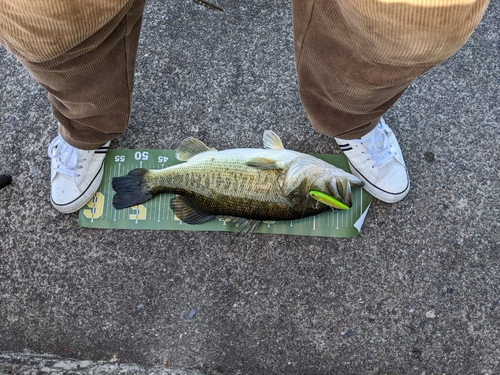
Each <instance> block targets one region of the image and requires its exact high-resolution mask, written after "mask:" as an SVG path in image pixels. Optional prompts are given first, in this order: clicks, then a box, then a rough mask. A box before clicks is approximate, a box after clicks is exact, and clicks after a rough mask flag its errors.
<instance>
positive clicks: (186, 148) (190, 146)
mask: <svg viewBox="0 0 500 375" xmlns="http://www.w3.org/2000/svg"><path fill="white" fill-rule="evenodd" d="M207 151H216V150H215V148H212V147H208V146H207V145H206V144H205V143H203V142H202V141H200V140H199V139H196V138H193V137H189V138H186V139H185V140H183V141H182V142H181V144H180V145H179V147H178V148H177V151H176V152H175V157H176V158H177V160H180V161H187V160H189V159H191V158H192V157H193V156H195V155H198V154H201V153H202V152H207Z"/></svg>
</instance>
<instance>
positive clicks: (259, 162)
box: [246, 158, 284, 170]
mask: <svg viewBox="0 0 500 375" xmlns="http://www.w3.org/2000/svg"><path fill="white" fill-rule="evenodd" d="M246 165H247V166H248V167H252V168H257V169H278V170H283V168H284V165H283V163H282V162H279V161H277V160H274V159H269V158H253V159H252V160H249V161H247V162H246Z"/></svg>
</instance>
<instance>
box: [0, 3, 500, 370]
mask: <svg viewBox="0 0 500 375" xmlns="http://www.w3.org/2000/svg"><path fill="white" fill-rule="evenodd" d="M218 4H219V5H221V6H222V7H223V8H224V9H225V12H224V13H218V12H213V11H209V10H207V9H205V8H202V7H200V6H197V5H195V4H194V3H192V2H191V1H187V0H186V1H175V2H173V1H169V2H163V1H157V0H152V1H150V2H148V4H147V7H146V12H145V20H144V28H143V34H142V39H141V46H140V51H139V58H138V63H137V80H136V87H135V96H134V101H135V102H134V109H133V114H132V118H131V122H130V127H129V129H128V131H127V132H126V134H124V135H123V136H121V137H119V138H118V139H116V140H115V141H114V142H113V143H112V147H114V148H119V147H123V148H164V149H172V148H175V147H176V146H177V144H178V143H179V142H180V140H182V139H183V138H185V137H186V136H191V135H193V136H196V137H199V138H200V139H202V140H203V141H205V142H206V143H207V144H210V145H212V146H214V147H217V148H219V149H223V148H231V147H249V146H256V147H257V146H260V143H261V136H262V132H263V131H264V130H265V129H273V130H274V131H276V132H277V133H278V134H280V135H281V136H282V138H283V141H284V144H285V146H287V147H289V148H292V149H296V150H299V151H302V152H316V153H339V150H338V148H337V147H336V146H335V145H334V142H332V140H331V139H329V138H328V137H325V136H323V135H321V134H318V133H316V132H314V131H313V130H312V129H311V127H310V125H309V123H308V120H307V118H306V116H305V113H304V111H303V109H302V107H301V105H300V101H299V98H298V95H297V87H296V76H295V71H294V61H293V49H292V34H291V11H290V5H289V2H288V1H286V0H275V1H264V0H259V1H251V2H250V1H229V0H219V1H218ZM499 17H500V4H499V2H498V1H497V0H493V1H492V2H491V4H490V7H489V9H488V11H487V13H486V15H485V17H484V19H483V21H482V23H481V24H480V26H479V27H478V29H477V30H476V32H475V33H474V34H473V36H472V38H471V39H470V41H469V42H468V43H467V44H466V45H465V46H464V48H463V49H461V50H460V51H459V52H458V53H457V54H456V55H455V56H453V57H452V58H451V59H449V60H448V61H446V62H445V63H444V64H442V65H441V66H439V67H437V68H435V69H433V70H432V71H431V72H429V73H427V74H425V75H424V76H423V77H421V78H419V79H418V80H417V81H416V82H415V83H414V84H413V85H412V86H411V87H410V88H409V89H408V91H407V93H406V94H405V95H404V96H403V98H402V99H401V100H400V101H399V102H398V103H397V104H396V105H395V106H394V107H393V108H392V109H391V110H390V111H389V112H388V113H387V115H386V116H385V117H386V120H387V122H388V123H389V124H390V125H391V126H392V127H393V128H394V131H395V132H396V134H397V136H398V139H399V141H400V144H401V146H402V148H403V150H404V154H405V158H406V162H407V165H408V168H409V172H410V175H411V180H412V188H411V192H410V194H409V195H408V197H407V198H406V199H405V200H404V201H402V202H400V203H397V204H394V205H388V204H383V203H380V202H374V204H373V205H372V207H371V209H370V212H369V214H368V216H367V219H366V222H365V226H364V228H363V232H362V233H361V235H359V236H358V237H356V238H354V239H325V238H306V237H295V236H278V235H234V234H229V233H202V232H195V233H192V232H186V233H184V232H175V233H173V232H154V231H142V232H140V231H114V230H113V231H112V230H89V229H83V228H80V227H79V226H78V224H77V215H76V214H73V215H67V216H66V215H62V214H59V213H57V212H56V211H55V210H54V209H53V208H52V207H51V205H50V201H49V181H48V180H49V159H48V158H47V157H46V147H47V146H48V144H49V142H50V140H51V139H52V137H53V136H55V134H56V124H55V121H54V120H53V119H52V117H51V114H50V110H49V107H48V104H47V100H46V98H45V94H44V92H43V90H42V89H40V88H39V87H37V85H36V84H34V82H33V81H32V80H31V79H30V77H29V76H28V75H27V74H26V72H25V71H24V70H23V68H22V67H21V66H20V65H19V64H18V63H17V62H16V61H15V60H14V59H13V58H12V57H11V56H10V55H9V54H8V53H7V52H6V51H5V50H3V49H1V50H0V66H1V67H2V69H1V70H0V145H1V150H0V173H10V174H12V176H13V178H14V181H13V183H12V185H10V186H8V187H6V188H4V189H2V190H0V236H1V242H0V246H1V262H0V314H1V316H0V351H3V352H11V353H12V352H14V353H16V352H18V353H19V352H22V351H24V350H29V351H31V352H33V353H39V354H44V353H46V354H50V355H55V356H58V358H73V359H79V360H92V361H109V360H111V359H113V360H114V361H116V362H118V363H133V364H135V365H137V366H140V367H142V368H144V369H147V368H154V367H155V366H161V365H162V364H163V365H164V366H168V367H169V368H173V369H192V370H199V371H201V372H203V373H206V374H360V373H364V374H443V373H446V374H459V373H460V374H490V375H492V374H499V373H500V347H499V337H500V234H499V229H500V228H499V219H498V218H499V215H500V202H499V197H500V187H499V186H500V168H499V161H500V158H499V144H500V127H499V122H500V121H499V114H500V111H499V101H500V95H499V94H500V93H499V86H500V75H499V73H500V64H499V63H500V44H499V40H500V38H499V25H500V22H499ZM192 311H195V312H196V313H195V314H194V316H193V314H189V313H190V312H192ZM188 316H190V317H188ZM4 355H5V353H4ZM35 362H36V361H35Z"/></svg>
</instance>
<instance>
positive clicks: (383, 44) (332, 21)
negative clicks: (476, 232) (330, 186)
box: [292, 0, 488, 203]
mask: <svg viewBox="0 0 500 375" xmlns="http://www.w3.org/2000/svg"><path fill="white" fill-rule="evenodd" d="M487 4H488V0H466V1H464V0H407V1H393V0H337V1H330V0H314V1H313V0H311V1H302V0H292V5H293V27H294V43H295V59H296V67H297V76H298V82H299V94H300V98H301V101H302V104H303V105H304V108H305V109H306V111H307V113H308V116H309V119H310V121H311V123H312V125H313V127H314V128H315V129H316V130H317V131H319V132H321V133H323V134H326V135H329V136H331V137H336V138H335V139H336V141H337V143H338V144H339V146H340V148H341V150H342V151H343V152H344V154H345V155H346V156H347V158H348V160H349V165H350V168H351V172H352V173H353V174H354V175H356V176H358V177H359V178H361V179H362V180H363V181H364V182H365V186H364V187H365V189H366V190H367V191H368V192H370V193H371V194H372V195H373V196H375V197H376V198H378V199H380V200H382V201H385V202H389V203H393V202H397V201H399V200H401V199H403V198H404V197H405V196H406V195H407V193H408V191H409V186H410V182H409V178H408V173H407V171H406V166H405V163H404V160H403V156H402V153H401V149H400V147H399V145H398V142H397V140H396V138H395V136H394V133H393V132H392V131H391V129H390V128H389V127H388V126H387V125H386V124H385V122H384V121H383V119H382V118H381V116H382V115H383V114H384V113H385V112H386V111H387V110H388V109H389V108H390V107H391V106H392V105H393V104H394V103H395V102H396V100H397V99H398V98H399V97H400V96H401V95H402V94H403V92H404V90H405V89H406V88H407V87H408V86H409V85H410V84H411V82H412V81H413V80H414V79H415V78H417V77H418V76H420V75H421V74H423V73H424V72H425V71H427V70H429V69H430V68H432V67H434V66H436V65H438V64H439V63H441V62H442V61H444V60H445V59H447V58H448V57H450V56H451V55H452V54H453V53H455V52H456V51H457V50H458V49H459V48H460V47H461V46H462V45H463V44H464V43H465V42H466V41H467V39H468V38H469V36H470V34H471V33H472V31H473V30H474V28H475V27H476V26H477V24H478V23H479V21H480V19H481V17H482V15H483V13H484V11H485V9H486V7H487Z"/></svg>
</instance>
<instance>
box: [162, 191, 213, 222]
mask: <svg viewBox="0 0 500 375" xmlns="http://www.w3.org/2000/svg"><path fill="white" fill-rule="evenodd" d="M170 208H171V209H172V210H173V211H174V213H175V216H177V217H178V218H179V219H180V220H182V221H183V222H185V223H188V224H201V223H205V222H207V221H210V220H212V219H214V218H215V215H212V214H209V213H206V212H203V211H201V210H198V209H197V208H196V207H193V206H192V205H191V204H190V202H189V201H188V198H186V197H184V196H182V195H176V196H175V197H174V198H172V199H171V200H170Z"/></svg>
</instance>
